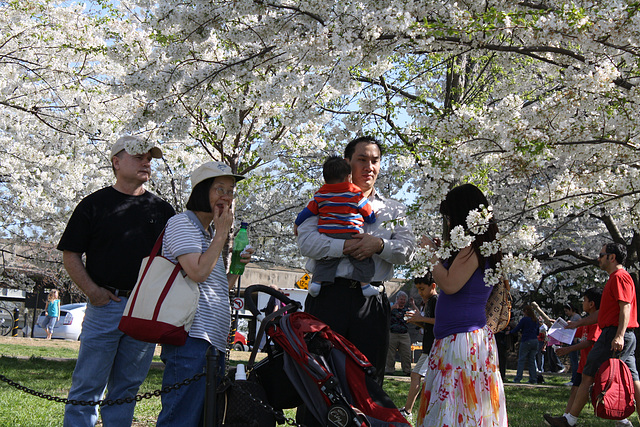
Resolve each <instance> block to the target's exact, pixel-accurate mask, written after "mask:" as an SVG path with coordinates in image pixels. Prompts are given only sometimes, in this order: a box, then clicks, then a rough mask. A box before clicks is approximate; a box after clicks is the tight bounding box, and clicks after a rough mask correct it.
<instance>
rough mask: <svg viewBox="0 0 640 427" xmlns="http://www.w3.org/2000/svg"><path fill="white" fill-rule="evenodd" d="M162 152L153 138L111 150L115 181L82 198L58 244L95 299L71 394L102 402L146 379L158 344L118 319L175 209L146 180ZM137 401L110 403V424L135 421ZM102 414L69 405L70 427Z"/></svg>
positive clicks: (132, 391)
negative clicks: (132, 333)
mask: <svg viewBox="0 0 640 427" xmlns="http://www.w3.org/2000/svg"><path fill="white" fill-rule="evenodd" d="M161 157H162V152H161V151H160V149H159V148H157V147H153V145H151V144H149V143H148V142H147V141H143V140H141V139H138V138H135V137H131V136H125V137H122V138H120V139H118V141H116V143H115V144H114V145H113V147H112V148H111V165H112V168H113V171H114V173H115V176H116V182H115V184H114V185H113V186H111V187H106V188H103V189H101V190H98V191H96V192H95V193H92V194H90V195H89V196H87V197H85V198H84V199H83V200H82V201H81V202H80V203H79V204H78V206H77V207H76V209H75V210H74V212H73V214H72V215H71V218H70V219H69V223H68V224H67V227H66V229H65V231H64V233H63V235H62V238H61V239H60V243H59V244H58V249H59V250H61V251H63V255H62V259H63V261H64V266H65V268H66V270H67V272H68V273H69V276H70V277H71V279H72V280H73V281H74V282H75V283H76V285H77V286H78V287H79V288H80V289H81V290H82V292H84V293H85V295H86V296H87V298H88V300H89V303H88V304H87V310H86V313H85V317H84V321H83V324H82V334H81V335H80V350H79V353H78V361H77V363H76V367H75V370H74V371H73V377H72V384H71V390H70V391H69V400H72V399H74V400H83V401H98V400H100V399H102V397H103V393H104V391H105V388H107V389H108V395H107V396H106V397H107V399H112V400H115V399H125V398H127V397H134V396H135V395H136V393H137V392H138V388H139V387H140V384H141V383H142V382H143V381H144V379H145V378H146V375H147V371H148V370H149V366H150V364H151V359H152V357H153V351H154V349H155V344H149V343H145V342H142V341H138V340H134V339H133V338H131V337H129V336H127V335H124V334H123V333H122V332H120V330H119V329H118V324H119V322H120V318H121V317H122V313H123V311H124V307H125V305H126V303H127V298H128V297H129V294H130V292H131V290H132V289H133V287H134V285H135V284H136V280H137V277H138V270H139V269H140V264H141V261H142V259H143V258H144V257H145V256H147V255H149V253H150V252H151V249H152V248H153V244H154V243H155V241H156V239H157V238H158V236H159V235H160V233H161V232H162V230H163V228H164V226H165V224H166V222H167V220H168V219H169V218H171V216H173V215H174V214H175V211H174V210H173V208H172V207H171V205H170V204H168V203H167V202H165V201H163V200H162V199H160V198H159V197H157V196H155V195H153V194H151V193H150V192H148V191H146V190H145V188H144V186H143V185H144V183H145V182H147V181H148V180H149V178H150V174H151V159H152V158H161ZM83 254H85V256H86V258H85V261H84V262H83V259H82V255H83ZM134 407H135V401H134V402H132V403H129V404H124V405H112V406H103V407H102V409H101V416H102V422H103V425H104V426H105V427H110V426H128V425H131V423H132V420H133V410H134ZM97 419H98V406H97V405H96V406H81V405H71V404H67V406H66V407H65V415H64V426H65V427H67V426H68V427H79V426H94V425H95V424H96V421H97Z"/></svg>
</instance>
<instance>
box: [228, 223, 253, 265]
mask: <svg viewBox="0 0 640 427" xmlns="http://www.w3.org/2000/svg"><path fill="white" fill-rule="evenodd" d="M248 225H249V224H247V223H246V222H242V223H240V230H239V231H238V234H237V235H236V238H235V239H234V240H233V249H232V252H231V266H230V267H229V274H237V275H242V273H244V266H245V264H243V263H241V262H240V259H241V258H242V257H241V256H240V254H241V253H242V251H244V249H245V248H246V247H247V246H249V237H248V236H247V226H248Z"/></svg>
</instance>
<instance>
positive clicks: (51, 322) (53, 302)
mask: <svg viewBox="0 0 640 427" xmlns="http://www.w3.org/2000/svg"><path fill="white" fill-rule="evenodd" d="M45 311H46V312H47V317H46V318H45V320H44V325H43V329H44V330H45V332H46V333H47V339H48V340H50V339H51V336H52V335H53V328H55V326H56V323H57V322H58V319H59V318H60V300H59V299H58V290H57V289H53V290H52V291H50V292H49V297H48V298H47V306H46V308H45Z"/></svg>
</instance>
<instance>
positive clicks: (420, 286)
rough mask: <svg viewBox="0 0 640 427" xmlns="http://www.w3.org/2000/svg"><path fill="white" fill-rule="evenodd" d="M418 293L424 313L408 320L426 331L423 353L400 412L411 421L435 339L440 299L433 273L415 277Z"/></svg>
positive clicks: (412, 374) (412, 372)
mask: <svg viewBox="0 0 640 427" xmlns="http://www.w3.org/2000/svg"><path fill="white" fill-rule="evenodd" d="M414 282H415V284H416V289H417V290H418V294H420V297H421V298H422V303H423V308H422V310H421V311H422V313H414V314H413V316H411V317H409V318H408V319H407V322H410V323H415V324H416V325H418V326H420V327H421V328H422V330H423V331H424V333H423V336H422V354H421V355H420V359H418V363H416V366H415V367H414V368H413V370H412V371H411V384H410V385H409V394H407V402H406V403H405V405H404V408H402V409H400V413H401V414H402V415H403V416H404V417H405V418H406V419H407V420H408V421H409V422H412V421H413V416H412V415H411V411H412V410H413V405H414V404H415V402H416V398H417V397H418V392H419V391H420V382H421V380H422V378H423V375H420V370H421V369H422V368H423V366H425V364H426V363H427V360H428V359H429V351H431V345H432V344H433V340H434V339H435V337H434V335H433V325H434V324H435V323H436V302H437V301H438V292H437V291H436V282H434V281H433V276H432V275H431V273H429V274H427V275H426V276H425V277H416V278H415V279H414Z"/></svg>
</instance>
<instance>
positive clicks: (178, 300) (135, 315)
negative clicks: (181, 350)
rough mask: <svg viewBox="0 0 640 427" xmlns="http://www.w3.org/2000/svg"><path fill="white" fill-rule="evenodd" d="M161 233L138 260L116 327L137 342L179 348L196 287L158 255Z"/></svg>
mask: <svg viewBox="0 0 640 427" xmlns="http://www.w3.org/2000/svg"><path fill="white" fill-rule="evenodd" d="M163 236H164V230H163V231H162V233H160V237H158V240H157V241H156V243H155V245H154V246H153V249H152V250H151V254H150V255H149V256H148V257H145V258H144V259H143V260H142V265H141V266H140V272H139V274H138V282H137V283H136V286H135V287H134V288H133V291H132V292H131V296H130V297H129V300H128V301H127V305H126V307H125V309H124V313H123V315H122V319H120V325H119V326H118V328H119V329H120V330H121V331H122V332H124V333H125V334H127V335H129V336H131V337H133V338H135V339H138V340H140V341H146V342H153V343H160V344H173V345H183V344H184V343H185V341H186V339H187V333H188V331H189V328H190V327H191V324H192V323H193V318H194V317H195V315H196V308H197V307H198V297H199V295H200V293H199V291H198V284H197V283H196V282H194V281H193V280H191V279H189V277H187V276H186V274H185V273H184V272H183V271H182V267H181V266H180V264H174V263H173V262H171V261H169V260H168V259H167V258H165V257H163V256H160V255H158V253H159V251H160V248H161V246H162V237H163Z"/></svg>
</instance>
